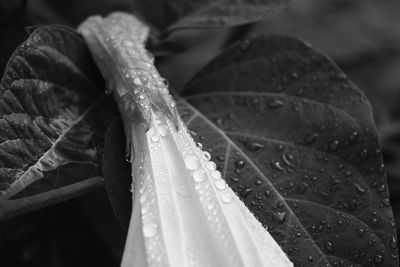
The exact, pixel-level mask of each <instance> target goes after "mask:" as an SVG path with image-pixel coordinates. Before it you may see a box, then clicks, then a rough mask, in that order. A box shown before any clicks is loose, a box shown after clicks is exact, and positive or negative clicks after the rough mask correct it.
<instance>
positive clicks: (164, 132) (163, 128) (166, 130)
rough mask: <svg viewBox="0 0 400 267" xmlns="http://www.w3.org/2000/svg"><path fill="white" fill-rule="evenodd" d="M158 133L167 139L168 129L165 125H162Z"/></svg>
mask: <svg viewBox="0 0 400 267" xmlns="http://www.w3.org/2000/svg"><path fill="white" fill-rule="evenodd" d="M158 132H159V133H160V135H161V136H163V137H165V136H167V135H168V127H167V126H165V125H160V126H159V127H158Z"/></svg>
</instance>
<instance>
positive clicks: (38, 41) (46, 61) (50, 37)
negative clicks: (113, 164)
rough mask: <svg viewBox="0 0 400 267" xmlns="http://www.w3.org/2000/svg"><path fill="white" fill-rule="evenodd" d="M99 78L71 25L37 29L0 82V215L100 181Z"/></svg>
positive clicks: (102, 123)
mask: <svg viewBox="0 0 400 267" xmlns="http://www.w3.org/2000/svg"><path fill="white" fill-rule="evenodd" d="M103 88H104V86H103V80H102V79H101V77H100V76H99V73H98V72H97V69H96V68H95V65H94V63H93V62H92V60H91V57H90V54H89V51H88V50H87V48H86V45H85V43H84V41H83V39H82V38H81V37H80V36H79V35H78V34H77V33H75V32H74V31H73V30H71V29H69V28H66V27H61V26H46V27H40V28H38V29H37V30H35V31H34V32H33V33H32V34H31V35H30V37H29V38H28V39H27V40H26V41H25V42H24V43H23V44H22V45H21V46H19V47H18V48H17V50H16V51H15V52H14V54H13V55H12V57H11V58H10V60H9V62H8V64H7V67H6V70H5V73H4V76H3V78H2V81H1V84H0V116H1V118H0V125H1V127H0V215H1V216H2V217H8V216H11V215H14V214H18V213H21V212H23V211H26V210H29V209H32V208H39V207H42V206H44V205H48V204H50V203H54V202H57V201H60V200H63V199H66V198H69V197H72V196H75V195H76V194H78V193H81V192H83V191H86V190H88V189H90V188H93V187H94V186H96V185H100V184H102V180H101V179H100V178H99V177H100V175H101V169H100V166H101V162H100V152H101V149H102V147H103V143H104V137H103V134H104V132H105V129H106V126H107V123H108V122H107V120H108V118H110V116H111V111H110V109H109V108H108V107H107V106H106V105H105V104H103V102H104V101H103V100H104V91H103Z"/></svg>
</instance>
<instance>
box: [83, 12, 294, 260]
mask: <svg viewBox="0 0 400 267" xmlns="http://www.w3.org/2000/svg"><path fill="white" fill-rule="evenodd" d="M80 31H81V32H82V34H83V35H84V37H85V39H86V40H87V42H88V44H89V47H90V49H91V51H92V53H93V56H94V58H95V60H96V62H97V64H98V65H99V68H100V70H101V71H102V73H103V75H104V77H105V78H106V79H107V81H108V82H109V84H110V85H111V89H112V91H113V93H114V96H115V98H116V100H117V102H118V103H119V107H120V111H121V113H122V114H123V119H124V127H125V131H126V134H127V138H128V141H129V142H130V143H131V144H132V146H131V147H133V148H134V151H132V155H135V157H134V158H133V157H132V175H133V177H134V180H135V183H134V184H133V187H132V191H133V211H132V217H131V225H130V228H129V233H128V237H127V242H126V247H125V252H124V257H123V261H122V266H143V267H144V266H170V267H175V266H182V267H186V266H187V267H189V266H199V267H213V266H215V267H217V266H218V267H220V266H229V267H236V266H237V267H250V266H254V267H260V266H268V267H275V266H282V267H285V266H292V264H291V263H290V261H289V260H288V258H287V257H286V255H285V254H284V252H283V251H282V250H281V248H280V247H279V246H278V244H277V243H276V242H275V241H274V240H273V238H272V237H271V235H270V234H269V233H268V231H267V230H266V229H265V228H264V227H263V226H262V225H261V224H260V223H259V222H258V221H257V219H256V218H255V217H254V216H253V214H252V213H251V212H250V211H249V210H248V209H247V208H246V207H245V206H244V204H243V203H242V202H241V201H240V199H239V198H238V197H237V196H236V195H235V194H234V193H233V191H232V190H231V189H230V188H229V186H228V185H227V184H226V183H225V181H224V180H223V179H222V177H221V173H220V172H219V171H218V170H216V164H215V163H214V162H213V161H211V160H210V158H211V156H210V154H209V153H207V152H203V151H202V150H201V148H199V147H197V146H196V144H195V142H194V141H193V139H192V137H191V136H190V134H189V133H188V130H187V128H186V126H185V125H184V123H183V122H182V120H181V119H180V117H179V115H178V113H177V112H176V107H175V102H174V100H173V99H172V97H171V96H170V95H169V92H168V89H167V86H166V84H165V83H164V82H163V79H162V78H161V77H160V75H159V73H158V72H157V70H156V69H155V67H154V66H153V61H152V58H151V56H150V55H149V54H148V53H147V51H146V50H145V48H144V42H145V39H146V36H147V33H148V28H147V27H146V26H145V25H143V24H142V23H141V22H140V21H139V20H137V19H136V18H134V17H132V16H129V15H126V14H122V13H114V14H112V15H110V16H109V17H108V18H106V19H102V18H100V17H95V18H91V19H89V20H88V21H87V22H85V23H83V24H82V25H81V26H80Z"/></svg>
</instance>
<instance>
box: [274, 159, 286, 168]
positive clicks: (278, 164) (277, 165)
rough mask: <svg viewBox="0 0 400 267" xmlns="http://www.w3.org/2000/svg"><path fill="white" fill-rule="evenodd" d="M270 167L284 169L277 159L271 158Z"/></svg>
mask: <svg viewBox="0 0 400 267" xmlns="http://www.w3.org/2000/svg"><path fill="white" fill-rule="evenodd" d="M271 167H272V168H274V169H275V170H277V171H284V170H285V169H284V168H283V167H282V166H281V163H280V162H279V161H274V160H271Z"/></svg>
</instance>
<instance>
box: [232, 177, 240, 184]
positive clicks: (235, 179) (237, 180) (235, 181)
mask: <svg viewBox="0 0 400 267" xmlns="http://www.w3.org/2000/svg"><path fill="white" fill-rule="evenodd" d="M231 181H232V182H233V183H237V182H239V178H237V177H232V178H231Z"/></svg>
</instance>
